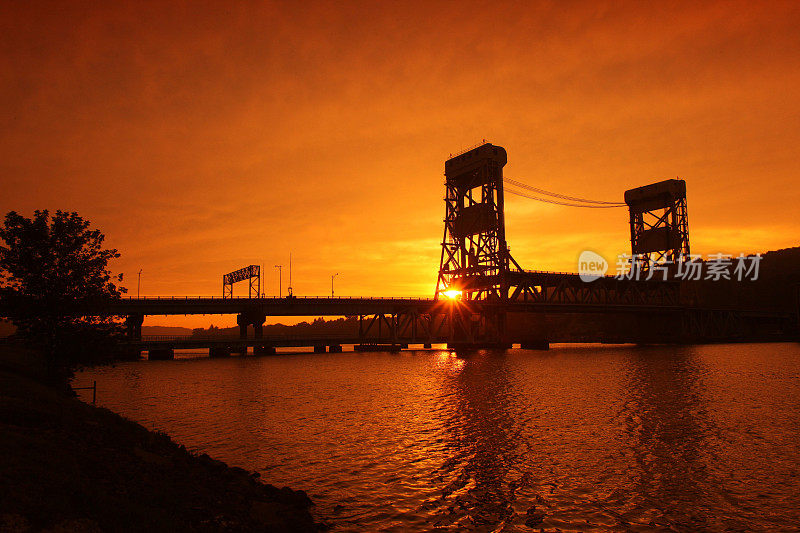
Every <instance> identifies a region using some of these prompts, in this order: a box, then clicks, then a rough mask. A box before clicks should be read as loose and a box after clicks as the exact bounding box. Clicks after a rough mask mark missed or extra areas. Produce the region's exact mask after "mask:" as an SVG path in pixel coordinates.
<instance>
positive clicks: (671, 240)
mask: <svg viewBox="0 0 800 533" xmlns="http://www.w3.org/2000/svg"><path fill="white" fill-rule="evenodd" d="M625 203H626V204H628V210H629V213H630V228H631V254H632V256H633V258H632V261H633V265H632V268H634V267H638V268H639V269H641V270H642V271H647V270H649V269H650V268H651V267H652V266H654V265H657V264H670V263H671V264H673V265H674V264H675V263H677V262H678V261H680V260H681V258H682V257H688V256H689V220H688V215H687V209H686V182H685V181H684V180H679V179H671V180H665V181H660V182H658V183H653V184H650V185H645V186H644V187H638V188H636V189H630V190H628V191H625Z"/></svg>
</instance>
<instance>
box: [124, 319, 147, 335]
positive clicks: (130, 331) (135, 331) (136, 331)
mask: <svg viewBox="0 0 800 533" xmlns="http://www.w3.org/2000/svg"><path fill="white" fill-rule="evenodd" d="M143 323H144V315H128V316H127V317H126V318H125V329H126V332H127V335H128V340H129V341H140V340H142V324H143Z"/></svg>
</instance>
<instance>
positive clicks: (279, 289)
mask: <svg viewBox="0 0 800 533" xmlns="http://www.w3.org/2000/svg"><path fill="white" fill-rule="evenodd" d="M282 267H283V265H275V268H277V269H278V298H280V297H281V290H282V289H283V281H282V280H281V268H282Z"/></svg>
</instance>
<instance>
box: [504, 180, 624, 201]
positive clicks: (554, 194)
mask: <svg viewBox="0 0 800 533" xmlns="http://www.w3.org/2000/svg"><path fill="white" fill-rule="evenodd" d="M503 181H505V182H506V183H508V184H509V185H514V186H516V187H519V188H521V189H526V190H528V191H531V192H534V193H537V194H540V195H545V196H552V197H554V198H560V199H562V200H569V201H572V202H580V203H579V204H568V203H559V202H550V203H558V204H559V205H570V206H573V207H599V206H605V207H624V206H625V205H627V204H625V203H624V202H603V201H600V200H588V199H586V198H578V197H577V196H567V195H565V194H559V193H557V192H551V191H546V190H544V189H540V188H538V187H532V186H530V185H528V184H527V183H522V182H521V181H517V180H515V179H511V178H507V177H503ZM509 192H511V193H512V194H518V193H517V192H515V191H513V190H511V189H509ZM520 196H525V195H522V194H520ZM526 198H531V199H532V200H539V201H542V202H545V201H547V200H545V199H544V198H539V197H532V196H526ZM583 204H596V205H583Z"/></svg>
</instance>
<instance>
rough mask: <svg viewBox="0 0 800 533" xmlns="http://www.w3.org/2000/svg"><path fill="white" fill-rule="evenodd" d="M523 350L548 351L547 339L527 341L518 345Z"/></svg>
mask: <svg viewBox="0 0 800 533" xmlns="http://www.w3.org/2000/svg"><path fill="white" fill-rule="evenodd" d="M520 348H522V349H523V350H549V349H550V343H549V342H548V341H547V339H527V340H524V341H522V342H521V343H520Z"/></svg>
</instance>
